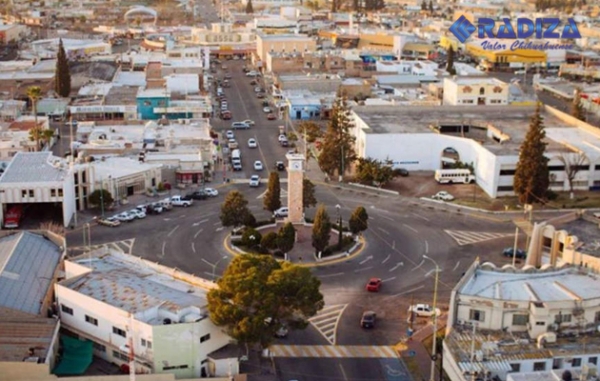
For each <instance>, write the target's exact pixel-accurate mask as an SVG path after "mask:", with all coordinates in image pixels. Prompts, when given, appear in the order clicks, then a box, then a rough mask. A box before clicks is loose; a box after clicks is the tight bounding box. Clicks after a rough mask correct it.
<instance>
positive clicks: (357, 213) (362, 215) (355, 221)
mask: <svg viewBox="0 0 600 381" xmlns="http://www.w3.org/2000/svg"><path fill="white" fill-rule="evenodd" d="M348 227H349V228H350V231H351V232H352V234H354V235H356V234H360V233H362V232H364V231H365V230H367V229H368V228H369V215H368V214H367V210H366V209H365V208H364V207H363V206H359V207H357V208H356V209H354V212H352V215H351V216H350V220H348Z"/></svg>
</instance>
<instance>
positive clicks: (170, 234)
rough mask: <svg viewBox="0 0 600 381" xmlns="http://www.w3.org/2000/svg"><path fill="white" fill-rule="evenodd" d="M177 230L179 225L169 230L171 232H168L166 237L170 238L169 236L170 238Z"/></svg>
mask: <svg viewBox="0 0 600 381" xmlns="http://www.w3.org/2000/svg"><path fill="white" fill-rule="evenodd" d="M177 229H179V225H177V226H175V227H174V228H173V230H171V231H170V232H169V234H167V237H170V236H172V235H173V233H175V230H177Z"/></svg>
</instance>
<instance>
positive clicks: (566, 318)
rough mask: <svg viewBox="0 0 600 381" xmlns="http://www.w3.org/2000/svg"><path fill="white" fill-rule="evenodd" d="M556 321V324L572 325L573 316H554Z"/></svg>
mask: <svg viewBox="0 0 600 381" xmlns="http://www.w3.org/2000/svg"><path fill="white" fill-rule="evenodd" d="M554 321H555V322H556V324H562V323H570V322H571V314H558V315H556V316H554Z"/></svg>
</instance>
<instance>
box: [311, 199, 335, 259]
mask: <svg viewBox="0 0 600 381" xmlns="http://www.w3.org/2000/svg"><path fill="white" fill-rule="evenodd" d="M330 236H331V221H330V219H329V214H328V213H327V210H326V209H325V205H319V207H318V208H317V213H316V214H315V220H314V222H313V229H312V246H313V247H314V248H315V253H317V254H318V253H319V252H322V251H325V249H326V248H327V246H329V238H330Z"/></svg>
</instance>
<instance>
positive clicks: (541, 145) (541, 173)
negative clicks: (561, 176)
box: [513, 103, 550, 204]
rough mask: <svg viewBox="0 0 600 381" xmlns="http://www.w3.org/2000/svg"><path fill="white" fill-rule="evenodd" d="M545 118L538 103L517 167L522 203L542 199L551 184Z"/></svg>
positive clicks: (520, 200) (517, 192)
mask: <svg viewBox="0 0 600 381" xmlns="http://www.w3.org/2000/svg"><path fill="white" fill-rule="evenodd" d="M545 137H546V131H545V130H544V119H543V117H542V115H541V106H540V104H539V103H538V105H537V107H536V110H535V113H534V115H533V116H532V117H531V121H530V123H529V130H528V131H527V135H525V141H524V142H523V144H522V145H521V152H520V153H519V161H518V162H517V168H516V169H515V176H514V180H513V181H514V190H515V193H516V194H517V195H518V196H519V202H521V203H522V204H531V203H533V202H540V201H542V200H543V199H544V198H545V196H546V193H547V191H548V187H549V185H550V177H549V171H548V158H547V157H546V156H545V155H544V154H545V152H546V145H547V143H546V142H545V141H544V139H545Z"/></svg>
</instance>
